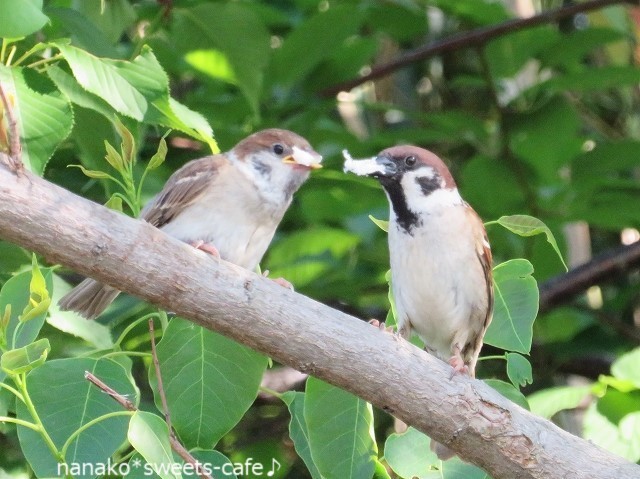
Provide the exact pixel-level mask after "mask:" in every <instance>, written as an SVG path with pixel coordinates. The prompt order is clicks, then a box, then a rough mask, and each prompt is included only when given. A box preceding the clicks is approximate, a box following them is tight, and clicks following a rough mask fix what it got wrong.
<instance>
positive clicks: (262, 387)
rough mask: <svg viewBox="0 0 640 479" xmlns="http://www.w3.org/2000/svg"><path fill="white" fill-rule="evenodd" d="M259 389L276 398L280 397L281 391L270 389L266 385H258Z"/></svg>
mask: <svg viewBox="0 0 640 479" xmlns="http://www.w3.org/2000/svg"><path fill="white" fill-rule="evenodd" d="M260 391H262V392H263V393H266V394H269V395H270V396H273V397H276V398H278V399H282V393H279V392H278V391H275V390H273V389H270V388H268V387H266V386H260Z"/></svg>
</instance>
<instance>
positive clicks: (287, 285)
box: [262, 269, 293, 291]
mask: <svg viewBox="0 0 640 479" xmlns="http://www.w3.org/2000/svg"><path fill="white" fill-rule="evenodd" d="M262 276H264V277H265V278H269V270H268V269H265V270H264V271H263V272H262ZM269 279H270V280H271V281H273V282H274V283H276V284H279V285H280V286H282V287H283V288H287V289H290V290H291V291H293V285H292V284H291V283H290V282H289V281H287V280H286V279H284V278H269Z"/></svg>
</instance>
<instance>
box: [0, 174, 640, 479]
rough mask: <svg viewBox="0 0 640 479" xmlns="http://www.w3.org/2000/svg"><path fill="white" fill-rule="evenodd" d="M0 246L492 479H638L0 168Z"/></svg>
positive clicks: (376, 334)
mask: <svg viewBox="0 0 640 479" xmlns="http://www.w3.org/2000/svg"><path fill="white" fill-rule="evenodd" d="M0 237H1V238H3V239H5V240H8V241H12V242H14V243H17V244H19V245H21V246H23V247H25V248H28V249H30V250H33V251H36V252H38V253H40V254H43V255H44V256H45V257H47V258H48V259H49V260H50V261H53V262H58V263H61V264H64V265H66V266H68V267H70V268H73V269H75V270H77V271H78V272H80V273H82V274H85V275H89V276H92V277H94V278H95V279H97V280H99V281H102V282H104V283H107V284H110V285H112V286H116V287H118V288H119V289H121V290H123V291H126V292H128V293H131V294H134V295H136V296H138V297H140V298H143V299H145V300H147V301H149V302H151V303H153V304H155V305H157V306H160V307H163V308H166V309H170V310H171V311H174V312H176V313H177V314H179V315H180V316H183V317H185V318H189V319H190V320H192V321H193V322H195V323H197V324H200V325H202V326H204V327H206V328H209V329H211V330H214V331H217V332H219V333H222V334H224V335H226V336H229V337H230V338H233V339H235V340H236V341H239V342H242V343H244V344H247V345H248V346H250V347H252V348H255V349H256V350H258V351H261V352H262V353H265V354H268V355H269V356H271V357H273V358H274V359H276V360H277V361H279V362H281V363H283V364H287V365H289V366H291V367H293V368H295V369H297V370H299V371H302V372H306V373H309V374H313V375H315V376H317V377H319V378H321V379H323V380H326V381H328V382H330V383H332V384H335V385H337V386H339V387H342V388H344V389H346V390H348V391H351V392H352V393H354V394H357V395H358V396H360V397H362V398H364V399H366V400H367V401H370V402H371V403H373V404H374V405H376V406H377V407H379V408H381V409H383V410H385V411H387V412H389V413H391V414H393V415H394V416H396V417H397V418H399V419H401V420H402V421H404V422H406V423H407V424H410V425H412V426H415V427H416V428H417V429H419V430H421V431H423V432H425V433H427V434H429V435H431V436H432V437H433V438H434V439H436V440H437V441H439V442H442V443H444V444H446V445H447V446H448V447H450V448H451V449H453V450H454V451H456V452H457V453H459V455H460V456H461V457H462V458H463V459H465V460H467V461H469V462H473V463H474V464H477V465H479V466H480V467H482V468H484V469H485V470H486V471H487V472H489V474H491V475H492V476H493V477H494V478H496V479H499V478H515V477H517V478H519V479H529V478H531V479H532V478H566V477H571V478H572V479H587V478H589V479H591V478H594V477H598V478H600V479H605V478H611V479H613V478H616V479H632V478H637V477H640V467H639V466H637V465H635V464H631V463H629V462H627V461H625V460H624V459H622V458H620V457H618V456H615V455H613V454H611V453H609V452H607V451H605V450H603V449H601V448H599V447H598V446H595V445H593V444H591V443H589V442H587V441H584V440H582V439H580V438H578V437H575V436H573V435H571V434H569V433H568V432H566V431H563V430H561V429H560V428H558V427H557V426H555V425H554V424H553V423H551V422H549V421H546V420H544V419H542V418H539V417H537V416H534V415H533V414H531V413H529V412H528V411H525V410H524V409H522V408H520V407H518V406H517V405H515V404H513V403H512V402H510V401H508V400H507V399H505V398H504V397H503V396H501V395H500V394H499V393H497V392H496V391H494V390H493V389H491V388H490V387H489V386H487V385H485V384H484V383H482V382H481V381H477V380H474V379H470V378H467V377H463V376H455V377H453V378H452V379H449V374H450V368H449V367H448V366H447V365H446V364H445V363H443V362H442V361H439V360H437V359H435V358H434V357H432V356H430V355H429V354H427V353H426V352H424V351H421V350H420V349H418V348H416V347H414V346H413V345H411V344H409V343H408V342H407V341H403V340H400V339H398V338H397V337H395V336H393V335H390V334H385V333H383V332H381V331H379V330H377V329H376V328H373V327H371V326H369V325H368V324H366V323H365V322H363V321H360V320H358V319H356V318H354V317H352V316H348V315H346V314H343V313H341V312H339V311H336V310H333V309H331V308H329V307H328V306H325V305H323V304H321V303H318V302H316V301H314V300H312V299H310V298H307V297H305V296H302V295H300V294H297V293H294V292H292V291H289V290H287V289H285V288H282V287H281V286H278V285H277V284H275V283H274V282H273V281H270V280H268V279H266V278H263V277H261V276H259V275H256V274H254V273H252V272H250V271H247V270H245V269H242V268H240V267H237V266H235V265H231V264H228V263H225V262H224V261H215V260H212V259H211V258H209V257H208V256H207V254H206V253H203V252H201V251H198V250H196V249H194V248H192V247H190V246H188V245H186V244H184V243H181V242H180V241H178V240H176V239H174V238H171V237H169V236H167V235H166V234H164V233H163V232H161V231H159V230H158V229H156V228H154V227H152V226H150V225H148V224H146V223H144V222H141V221H138V220H134V219H132V218H128V217H125V216H123V215H121V214H118V213H116V212H114V211H110V210H108V209H106V208H104V207H102V206H100V205H97V204H95V203H91V202H89V201H87V200H85V199H83V198H80V197H78V196H76V195H74V194H72V193H70V192H68V191H66V190H64V189H62V188H60V187H57V186H55V185H52V184H50V183H48V182H46V181H45V180H43V179H41V178H39V177H36V176H34V175H32V174H30V173H28V172H25V174H23V175H16V174H14V173H12V172H10V171H9V170H8V169H7V168H5V167H3V166H0ZM150 278H152V279H153V280H152V281H150V280H149V279H150Z"/></svg>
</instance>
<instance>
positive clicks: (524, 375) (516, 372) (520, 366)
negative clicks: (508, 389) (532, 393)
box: [507, 353, 533, 388]
mask: <svg viewBox="0 0 640 479" xmlns="http://www.w3.org/2000/svg"><path fill="white" fill-rule="evenodd" d="M507 376H509V381H511V384H513V385H514V386H515V387H516V388H519V387H523V386H526V385H527V384H531V383H532V382H533V372H532V371H531V363H530V362H529V360H528V359H527V358H525V357H524V356H522V355H520V354H518V353H507Z"/></svg>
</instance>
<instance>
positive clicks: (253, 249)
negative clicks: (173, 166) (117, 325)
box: [60, 129, 322, 319]
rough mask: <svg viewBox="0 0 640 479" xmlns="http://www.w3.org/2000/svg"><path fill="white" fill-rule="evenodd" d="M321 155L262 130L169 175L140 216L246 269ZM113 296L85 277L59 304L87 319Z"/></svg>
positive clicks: (298, 140) (291, 137)
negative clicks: (227, 148) (229, 147)
mask: <svg viewBox="0 0 640 479" xmlns="http://www.w3.org/2000/svg"><path fill="white" fill-rule="evenodd" d="M321 160H322V157H321V156H320V155H319V154H318V153H316V152H315V151H314V150H313V148H311V145H310V144H309V142H308V141H307V140H305V139H304V138H302V137H301V136H299V135H297V134H295V133H293V132H291V131H287V130H280V129H268V130H263V131H260V132H258V133H254V134H253V135H251V136H249V137H247V138H245V139H244V140H242V141H240V142H239V143H238V144H237V145H236V146H234V147H233V148H232V149H231V150H230V151H228V152H227V153H221V154H218V155H212V156H207V157H204V158H200V159H197V160H193V161H191V162H189V163H187V164H186V165H184V166H183V167H182V168H180V169H179V170H178V171H176V172H175V173H174V174H173V175H171V177H170V178H169V180H168V181H167V183H166V184H165V185H164V188H163V189H162V191H161V192H160V193H159V194H158V195H156V196H155V197H154V198H153V199H152V200H151V201H150V202H149V203H148V204H147V205H146V206H145V208H144V209H143V210H142V212H141V214H140V218H141V219H142V220H144V221H146V222H148V223H150V224H152V225H153V226H155V227H157V228H159V229H161V230H162V231H164V232H165V233H167V234H168V235H170V236H173V237H175V238H178V239H180V240H181V241H184V242H185V243H189V244H191V245H193V246H194V247H196V248H199V249H202V250H204V251H206V252H209V253H211V254H213V255H215V256H219V257H220V258H222V259H223V260H226V261H229V262H231V263H234V264H237V265H239V266H242V267H244V268H246V269H250V270H253V269H255V268H256V266H257V265H258V263H259V262H260V260H261V259H262V256H263V255H264V253H265V251H266V250H267V247H268V246H269V243H270V242H271V239H272V238H273V235H274V233H275V231H276V228H277V226H278V224H279V223H280V220H282V217H283V216H284V213H285V212H286V210H287V208H288V207H289V205H290V204H291V199H292V196H293V194H294V193H295V192H296V191H297V190H298V188H300V186H301V185H302V184H303V183H304V181H305V180H306V179H307V178H308V176H309V172H310V171H311V170H312V169H316V168H321V164H320V162H321ZM119 293H120V292H119V291H118V290H117V289H115V288H113V287H111V286H108V285H105V284H101V283H99V282H97V281H94V280H93V279H90V278H88V279H85V280H84V281H83V282H82V283H80V284H79V285H78V286H76V287H75V288H74V289H73V290H71V291H70V292H69V293H68V294H67V295H65V296H64V297H63V298H62V299H61V300H60V307H61V308H62V309H63V310H71V311H76V312H78V313H80V314H81V315H83V316H85V317H86V318H88V319H93V318H95V317H97V316H98V315H100V314H101V313H102V312H103V311H104V310H105V309H106V308H107V306H109V304H111V302H112V301H113V300H114V299H115V298H116V296H117V295H118V294H119Z"/></svg>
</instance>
